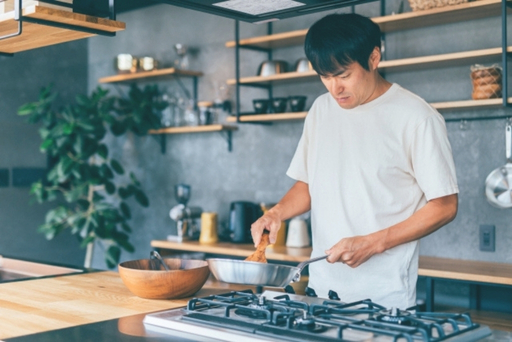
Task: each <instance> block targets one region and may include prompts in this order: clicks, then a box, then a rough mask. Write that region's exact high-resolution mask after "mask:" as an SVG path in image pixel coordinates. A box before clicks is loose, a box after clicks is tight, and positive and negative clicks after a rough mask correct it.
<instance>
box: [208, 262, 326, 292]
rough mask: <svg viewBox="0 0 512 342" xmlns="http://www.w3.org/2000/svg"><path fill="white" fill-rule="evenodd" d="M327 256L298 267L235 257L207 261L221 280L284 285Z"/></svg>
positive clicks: (295, 279) (297, 279)
mask: <svg viewBox="0 0 512 342" xmlns="http://www.w3.org/2000/svg"><path fill="white" fill-rule="evenodd" d="M325 258H327V255H324V256H321V257H318V258H313V259H310V260H306V261H303V262H301V263H300V264H298V265H297V266H296V267H294V266H286V265H279V264H265V263H261V262H254V261H245V260H233V259H215V258H213V259H207V260H206V261H207V262H208V267H209V268H210V271H211V272H212V273H213V275H214V276H215V278H217V280H219V281H223V282H226V283H234V284H244V285H256V286H258V285H260V286H274V287H284V286H286V285H288V284H289V283H290V282H298V281H299V280H300V273H301V272H302V270H303V269H304V267H306V266H307V265H309V264H310V263H312V262H316V261H319V260H323V259H325Z"/></svg>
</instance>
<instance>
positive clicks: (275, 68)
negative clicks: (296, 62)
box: [258, 60, 288, 77]
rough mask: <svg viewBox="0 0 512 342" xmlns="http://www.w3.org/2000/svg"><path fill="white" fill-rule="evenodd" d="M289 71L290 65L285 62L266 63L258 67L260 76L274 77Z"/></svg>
mask: <svg viewBox="0 0 512 342" xmlns="http://www.w3.org/2000/svg"><path fill="white" fill-rule="evenodd" d="M287 69H288V63H286V62H285V61H278V60H273V61H264V62H262V63H261V64H260V66H259V67H258V76H263V77H265V76H272V75H275V74H282V73H284V72H286V70H287Z"/></svg>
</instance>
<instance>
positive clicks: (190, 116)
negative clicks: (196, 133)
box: [183, 100, 199, 126]
mask: <svg viewBox="0 0 512 342" xmlns="http://www.w3.org/2000/svg"><path fill="white" fill-rule="evenodd" d="M183 116H184V119H185V125H186V126H197V125H199V115H198V113H197V110H196V106H195V102H194V100H189V101H188V104H187V107H186V108H185V112H184V114H183Z"/></svg>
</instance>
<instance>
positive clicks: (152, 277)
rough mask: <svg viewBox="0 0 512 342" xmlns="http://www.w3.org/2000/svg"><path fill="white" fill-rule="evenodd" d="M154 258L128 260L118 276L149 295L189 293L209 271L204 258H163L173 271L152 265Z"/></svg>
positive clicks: (133, 289) (163, 296)
mask: <svg viewBox="0 0 512 342" xmlns="http://www.w3.org/2000/svg"><path fill="white" fill-rule="evenodd" d="M153 261H154V260H151V259H139V260H132V261H125V262H122V263H120V264H119V265H118V269H119V276H120V277H121V279H122V281H123V283H124V284H125V286H126V287H127V288H128V290H130V292H132V293H133V294H134V295H136V296H138V297H142V298H147V299H171V298H184V297H189V296H191V295H193V294H194V293H196V292H197V291H199V290H200V289H201V287H203V285H204V283H205V282H206V280H207V279H208V276H209V275H210V270H209V267H208V263H207V262H206V261H204V260H192V259H167V258H166V259H163V261H164V262H165V263H166V264H167V266H169V268H170V271H163V270H154V269H152V264H151V263H152V262H153Z"/></svg>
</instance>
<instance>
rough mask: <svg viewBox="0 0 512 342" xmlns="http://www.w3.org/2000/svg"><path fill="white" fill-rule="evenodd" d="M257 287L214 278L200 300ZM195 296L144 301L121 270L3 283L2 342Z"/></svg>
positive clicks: (0, 308)
mask: <svg viewBox="0 0 512 342" xmlns="http://www.w3.org/2000/svg"><path fill="white" fill-rule="evenodd" d="M247 288H251V287H250V286H247V285H231V284H225V283H218V282H216V281H214V280H208V282H207V283H206V284H205V286H204V287H203V288H202V289H201V290H200V291H199V292H197V293H196V294H195V295H194V297H199V296H208V295H211V294H214V293H225V292H229V291H231V290H241V289H247ZM189 299H190V298H183V299H175V300H154V299H143V298H139V297H136V296H135V295H133V294H132V293H131V292H130V291H129V290H128V289H127V288H126V287H125V286H124V284H123V282H122V280H121V278H120V277H119V274H118V273H116V272H110V271H107V272H93V273H85V274H77V275H67V276H58V277H54V278H43V279H34V280H27V281H20V282H9V283H3V284H0V340H1V339H6V338H11V337H17V336H23V335H28V334H35V333H39V332H44V331H49V330H55V329H62V328H68V327H73V326H76V325H81V324H87V323H94V322H100V321H104V320H110V319H114V318H120V317H126V316H131V315H135V314H141V313H148V312H152V311H158V310H165V309H172V308H176V307H182V306H185V305H186V303H187V301H188V300H189Z"/></svg>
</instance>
